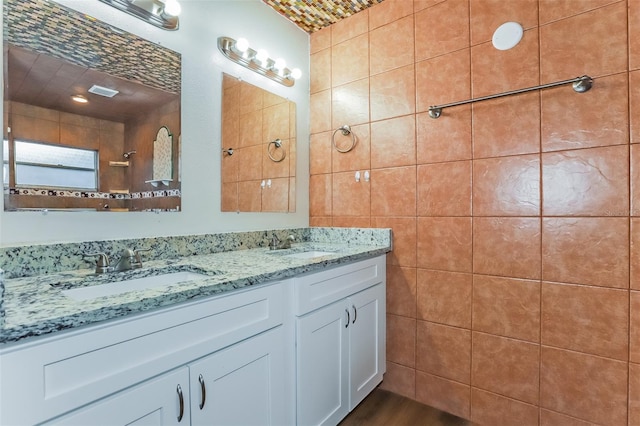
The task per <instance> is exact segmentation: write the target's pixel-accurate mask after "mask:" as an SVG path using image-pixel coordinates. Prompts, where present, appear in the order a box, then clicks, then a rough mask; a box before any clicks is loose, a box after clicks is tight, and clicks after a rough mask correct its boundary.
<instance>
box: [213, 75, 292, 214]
mask: <svg viewBox="0 0 640 426" xmlns="http://www.w3.org/2000/svg"><path fill="white" fill-rule="evenodd" d="M222 90H223V93H222V167H221V170H222V206H221V209H222V211H223V212H294V211H295V205H296V199H295V176H296V104H295V103H294V102H292V101H289V100H287V99H285V98H283V97H281V96H278V95H276V94H273V93H271V92H269V91H267V90H264V89H261V88H259V87H256V86H254V85H251V84H249V83H246V82H244V81H241V80H239V79H238V78H236V77H233V76H230V75H228V74H223V77H222Z"/></svg>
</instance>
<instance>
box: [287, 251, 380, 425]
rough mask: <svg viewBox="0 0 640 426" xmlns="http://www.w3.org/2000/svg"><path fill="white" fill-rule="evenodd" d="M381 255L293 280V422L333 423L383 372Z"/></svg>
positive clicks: (370, 389)
mask: <svg viewBox="0 0 640 426" xmlns="http://www.w3.org/2000/svg"><path fill="white" fill-rule="evenodd" d="M385 269H386V268H385V258H384V256H381V257H378V258H375V259H370V260H365V261H362V262H358V263H354V264H351V265H345V266H341V267H338V268H335V269H331V270H327V271H324V272H320V273H315V274H309V275H307V276H304V277H300V278H296V279H294V283H293V284H294V293H295V296H294V311H295V313H296V315H297V319H296V342H297V345H296V363H297V367H296V399H297V404H296V405H297V423H298V425H305V426H306V425H317V424H323V425H336V424H338V422H339V421H340V420H341V419H342V418H344V417H345V416H346V415H347V414H348V413H349V412H350V411H351V410H352V409H353V408H355V406H356V405H358V404H359V403H360V402H361V401H362V399H364V397H365V396H367V395H368V394H369V393H370V392H371V391H372V390H373V389H374V388H375V387H376V386H377V385H378V384H379V383H380V382H381V381H382V376H383V374H384V371H385V346H386V342H385V336H386V332H385V327H386V318H385V314H386V308H385V299H386V297H385V292H386V289H385Z"/></svg>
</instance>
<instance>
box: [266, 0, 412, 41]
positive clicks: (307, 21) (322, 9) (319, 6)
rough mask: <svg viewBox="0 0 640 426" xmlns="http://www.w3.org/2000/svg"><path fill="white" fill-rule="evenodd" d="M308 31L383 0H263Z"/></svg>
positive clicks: (319, 28) (325, 25)
mask: <svg viewBox="0 0 640 426" xmlns="http://www.w3.org/2000/svg"><path fill="white" fill-rule="evenodd" d="M262 1H263V2H265V3H266V4H268V5H269V6H271V7H272V8H273V9H275V10H276V11H277V12H279V13H280V14H281V15H283V16H284V17H286V18H287V19H288V20H290V21H291V22H293V23H294V24H296V25H297V26H298V27H300V28H302V29H303V30H304V31H306V32H308V33H313V32H315V31H318V30H321V29H322V28H324V27H328V26H329V25H331V24H334V23H336V22H338V21H339V20H341V19H344V18H347V17H349V16H351V15H353V14H354V13H358V12H360V11H362V10H365V9H367V8H369V7H371V6H373V5H374V4H378V3H381V2H382V1H383V0H322V1H309V0H262ZM404 1H410V0H404Z"/></svg>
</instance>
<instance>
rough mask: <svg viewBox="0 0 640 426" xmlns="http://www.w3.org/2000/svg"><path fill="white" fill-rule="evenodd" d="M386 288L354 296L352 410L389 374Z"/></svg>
mask: <svg viewBox="0 0 640 426" xmlns="http://www.w3.org/2000/svg"><path fill="white" fill-rule="evenodd" d="M385 298H386V295H385V287H384V285H382V284H378V285H376V286H373V287H371V288H369V289H367V290H364V291H361V292H359V293H356V294H354V295H353V296H350V297H349V299H348V302H349V308H350V310H351V323H350V324H349V328H348V330H349V367H350V368H349V370H350V374H349V381H350V385H349V389H350V398H349V401H350V402H349V410H353V409H354V408H355V406H356V405H358V404H359V403H360V402H361V401H362V400H363V399H364V398H365V397H366V396H367V395H368V394H369V393H370V392H371V391H372V390H373V389H374V388H375V387H376V386H378V384H379V383H380V382H382V375H383V374H384V371H385V368H386V367H385V359H386V354H385V347H386V344H385V341H386V338H385V337H386V330H385V324H386V318H385V313H386V309H385Z"/></svg>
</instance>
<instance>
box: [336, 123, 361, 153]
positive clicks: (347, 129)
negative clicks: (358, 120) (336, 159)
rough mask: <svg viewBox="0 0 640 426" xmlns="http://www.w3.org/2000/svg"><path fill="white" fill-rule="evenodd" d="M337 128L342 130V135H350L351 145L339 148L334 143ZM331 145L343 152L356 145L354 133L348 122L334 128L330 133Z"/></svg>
mask: <svg viewBox="0 0 640 426" xmlns="http://www.w3.org/2000/svg"><path fill="white" fill-rule="evenodd" d="M339 130H341V131H342V134H343V135H344V136H348V135H351V146H349V148H346V149H340V148H338V146H337V145H336V133H338V131H339ZM331 145H333V147H334V148H335V149H336V151H338V152H341V153H343V154H344V153H345V152H349V151H351V150H352V149H353V148H354V147H355V146H356V135H355V134H354V133H353V132H352V131H351V127H350V126H349V125H348V124H345V125H344V126H342V127H340V128H338V129H336V130H334V132H333V134H332V135H331Z"/></svg>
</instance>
